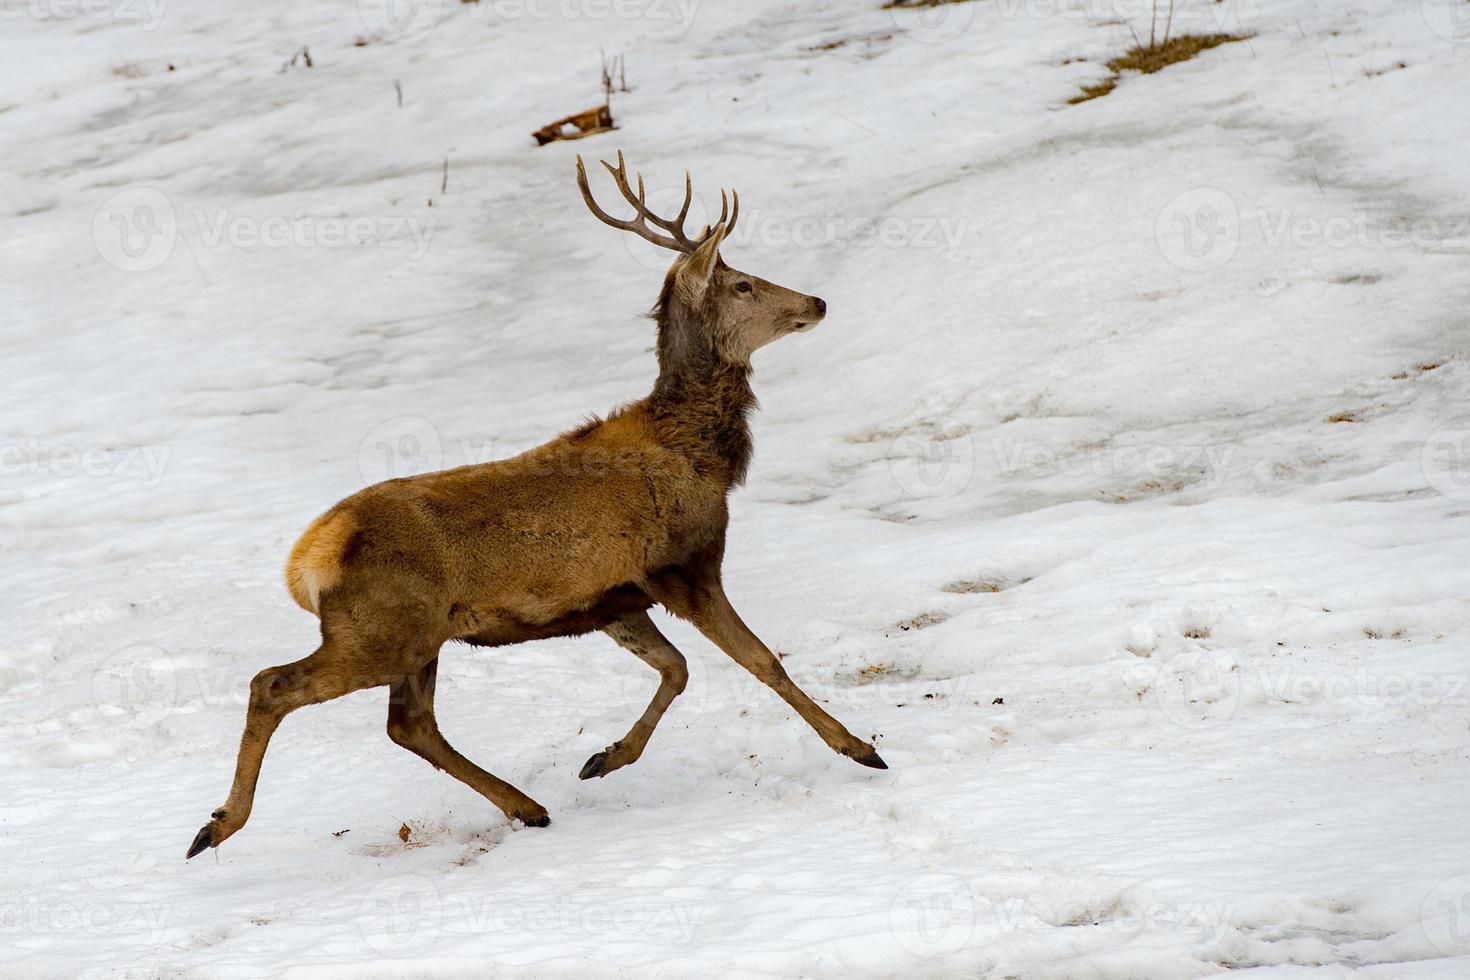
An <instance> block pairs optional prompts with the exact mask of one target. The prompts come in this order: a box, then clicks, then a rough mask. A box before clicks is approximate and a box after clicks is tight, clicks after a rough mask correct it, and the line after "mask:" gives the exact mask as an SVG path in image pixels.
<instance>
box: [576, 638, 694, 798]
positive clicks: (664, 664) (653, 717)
mask: <svg viewBox="0 0 1470 980" xmlns="http://www.w3.org/2000/svg"><path fill="white" fill-rule="evenodd" d="M603 632H604V633H606V634H607V635H608V636H610V637H612V638H613V639H614V640H615V641H616V642H617V644H618V646H620V647H622V648H623V649H624V650H627V651H628V652H629V653H631V654H633V656H635V657H637V658H638V659H639V660H642V661H643V662H644V663H646V664H648V666H650V667H652V668H653V669H654V670H656V671H658V677H659V682H658V690H657V691H655V692H654V694H653V700H652V701H650V702H649V703H648V707H647V708H646V709H644V712H643V716H642V717H640V718H639V719H638V720H637V721H636V722H634V723H633V727H632V728H631V729H629V730H628V734H627V735H624V736H623V737H622V738H621V739H619V740H618V741H616V742H614V743H613V744H611V745H609V746H608V747H607V748H605V749H603V750H602V751H601V752H599V753H597V754H596V755H594V756H593V757H592V758H590V759H588V760H587V763H586V765H584V766H583V767H582V771H581V772H580V773H578V774H577V776H578V778H579V779H591V778H592V777H593V776H606V775H607V774H608V773H610V772H613V771H615V770H618V769H621V768H623V767H624V766H626V765H629V764H630V763H634V762H637V761H638V757H639V756H641V755H642V754H643V749H644V748H645V747H646V746H647V745H648V739H649V737H650V736H652V735H653V730H654V729H655V728H657V727H658V722H659V719H660V718H662V717H663V716H664V712H665V711H667V710H668V708H669V705H670V704H672V703H673V701H674V699H675V698H677V697H678V696H679V695H680V694H682V693H683V691H684V687H685V685H687V684H688V683H689V666H688V664H686V663H685V662H684V655H683V654H682V653H680V652H679V651H678V650H677V649H675V648H674V645H673V644H672V643H670V642H669V641H668V640H667V639H666V638H665V637H664V635H663V634H662V633H660V632H659V631H658V627H657V626H654V625H653V620H651V619H649V618H648V613H646V612H638V613H633V614H631V615H629V616H624V617H623V618H622V619H619V620H617V621H616V622H613V623H611V624H609V625H608V626H606V627H604V628H603Z"/></svg>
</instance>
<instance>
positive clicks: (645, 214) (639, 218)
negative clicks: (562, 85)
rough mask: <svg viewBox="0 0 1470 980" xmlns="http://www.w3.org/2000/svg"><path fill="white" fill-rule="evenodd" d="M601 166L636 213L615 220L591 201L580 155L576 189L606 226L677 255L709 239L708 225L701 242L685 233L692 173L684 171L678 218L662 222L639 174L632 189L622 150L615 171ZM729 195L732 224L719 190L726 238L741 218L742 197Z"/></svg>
mask: <svg viewBox="0 0 1470 980" xmlns="http://www.w3.org/2000/svg"><path fill="white" fill-rule="evenodd" d="M600 162H601V163H602V165H603V166H604V167H606V168H607V172H608V173H610V174H612V178H613V182H614V183H616V184H617V185H618V190H619V191H621V192H622V194H623V198H624V199H625V200H626V201H627V202H628V203H629V204H631V205H633V210H634V211H635V212H636V213H635V214H634V216H633V217H632V218H627V219H621V218H614V217H613V216H612V215H610V214H608V213H607V212H606V211H604V210H602V208H601V207H599V206H598V204H597V201H596V200H594V199H593V197H592V189H591V188H590V187H588V186H587V168H586V167H585V166H584V165H583V163H582V155H581V154H580V153H579V154H577V187H578V188H579V189H580V190H581V191H582V200H584V201H586V202H587V207H588V209H589V210H591V212H592V213H593V214H594V215H596V216H597V220H599V221H601V222H602V223H603V224H605V225H611V226H612V227H614V228H619V229H622V230H623V231H631V232H633V234H635V235H637V236H638V237H639V238H642V239H643V240H644V241H649V242H652V243H653V244H655V245H658V246H660V247H661V248H667V249H671V250H673V251H675V252H686V253H687V252H693V251H694V250H695V249H697V248H699V246H700V245H701V244H703V243H704V241H705V239H707V238H709V236H710V233H711V230H712V229H711V227H710V226H709V225H705V227H704V230H703V231H702V232H700V234H699V237H698V238H690V237H689V236H688V235H686V234H685V233H684V219H685V218H687V217H688V216H689V205H690V204H691V203H693V201H694V184H693V182H692V181H691V180H690V179H689V171H687V170H686V171H684V206H683V207H681V208H679V214H678V215H677V216H676V217H675V218H674V219H673V220H672V221H670V220H669V219H667V218H660V217H659V216H658V215H656V214H654V213H653V212H652V211H650V210H649V209H648V203H647V201H646V200H645V195H644V189H643V174H642V173H639V172H638V171H636V170H635V171H634V172H633V176H634V177H635V178H636V179H637V181H638V191H637V193H636V194H635V193H634V192H633V188H632V187H630V186H629V185H628V165H627V164H626V163H624V162H623V151H622V150H619V151H618V165H617V166H616V167H614V166H613V165H612V164H610V163H608V162H607V161H606V160H602V161H600ZM730 194H731V196H732V197H733V198H734V201H735V206H734V209H733V210H732V211H729V212H728V214H729V219H730V220H729V221H728V222H727V221H726V220H725V218H726V214H727V211H726V203H727V202H726V200H725V191H724V188H721V189H720V220H719V221H718V222H717V224H723V225H724V226H725V233H726V234H727V235H728V234H729V233H730V231H731V230H732V229H733V228H734V227H735V222H736V221H737V220H739V218H740V195H739V194H737V193H736V192H735V191H734V190H733V189H732V190H731V191H730ZM650 221H652V222H653V223H654V224H655V225H657V226H658V227H659V228H660V229H662V230H663V231H666V232H668V234H667V235H663V234H660V233H659V232H657V231H655V230H654V229H652V228H650V227H648V222H650Z"/></svg>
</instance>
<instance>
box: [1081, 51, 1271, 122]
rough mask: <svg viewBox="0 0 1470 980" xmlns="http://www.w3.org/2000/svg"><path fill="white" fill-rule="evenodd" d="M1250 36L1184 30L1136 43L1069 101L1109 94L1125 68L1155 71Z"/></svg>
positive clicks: (1150, 73) (1142, 72)
mask: <svg viewBox="0 0 1470 980" xmlns="http://www.w3.org/2000/svg"><path fill="white" fill-rule="evenodd" d="M1251 36H1252V35H1250V34H1181V35H1179V36H1178V37H1172V38H1169V39H1168V40H1166V41H1163V42H1162V43H1159V44H1154V45H1149V46H1146V47H1145V46H1144V45H1141V44H1139V45H1134V46H1133V47H1132V48H1131V49H1129V50H1128V51H1125V52H1123V53H1122V54H1120V55H1118V57H1116V58H1113V59H1111V60H1109V61H1108V71H1110V72H1112V73H1113V74H1112V75H1110V76H1109V77H1107V78H1105V79H1103V80H1102V81H1100V82H1097V83H1095V84H1092V85H1084V86H1082V91H1081V92H1079V93H1078V94H1077V95H1074V96H1072V97H1071V98H1070V99H1068V100H1067V104H1068V105H1078V104H1079V103H1082V102H1090V101H1091V100H1093V99H1097V98H1101V97H1102V96H1104V95H1107V94H1108V93H1109V92H1111V91H1112V90H1113V89H1115V88H1117V87H1118V82H1119V81H1121V80H1122V77H1123V72H1125V71H1136V72H1139V73H1140V74H1143V75H1152V74H1153V73H1154V72H1156V71H1160V70H1162V69H1164V68H1167V67H1169V66H1170V65H1177V64H1178V63H1179V62H1181V61H1188V60H1189V59H1190V58H1193V57H1194V56H1195V55H1197V54H1199V53H1200V52H1201V51H1208V50H1210V49H1211V48H1218V47H1219V46H1220V45H1222V44H1229V43H1231V42H1232V41H1244V40H1247V39H1248V38H1250V37H1251Z"/></svg>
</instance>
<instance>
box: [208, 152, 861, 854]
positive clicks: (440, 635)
mask: <svg viewBox="0 0 1470 980" xmlns="http://www.w3.org/2000/svg"><path fill="white" fill-rule="evenodd" d="M602 165H603V166H604V167H606V168H607V171H608V172H609V173H610V174H611V175H612V177H613V181H614V183H615V184H616V185H617V188H618V190H619V191H620V192H621V194H622V196H623V197H624V198H625V199H626V200H627V202H628V203H629V204H630V205H632V207H633V209H634V212H635V213H634V216H633V217H632V218H629V219H618V218H614V217H612V216H611V215H610V214H608V213H607V212H606V211H604V210H603V209H602V208H601V207H600V206H599V205H598V204H597V201H596V200H595V199H594V198H593V194H592V191H591V189H590V188H589V187H588V184H587V171H586V169H585V167H584V166H583V164H582V159H581V157H578V158H577V186H578V187H579V188H580V189H581V192H582V198H583V200H585V201H586V203H587V207H588V208H589V209H591V211H592V213H593V214H594V215H595V216H596V217H597V218H598V219H599V220H600V221H602V222H603V223H604V224H608V225H611V226H612V227H614V228H618V229H621V230H623V231H628V232H632V233H633V234H636V235H638V236H640V237H642V238H643V239H645V240H647V241H649V242H652V243H654V244H655V245H659V246H662V247H663V248H667V249H669V250H671V251H674V252H677V253H679V257H678V258H677V259H675V260H674V264H673V265H672V266H671V267H670V268H669V271H668V274H667V275H666V276H665V277H664V284H663V289H662V291H661V292H660V293H659V297H658V302H657V304H656V305H655V306H654V309H653V316H654V319H655V320H656V321H657V324H658V364H659V374H658V380H657V381H656V382H655V384H654V387H653V391H652V393H651V394H649V395H648V397H646V398H644V399H643V400H642V401H639V402H636V403H634V404H632V405H629V406H626V407H624V408H620V409H618V410H617V411H615V412H613V413H612V414H611V415H610V416H609V417H608V418H606V419H605V420H595V419H594V420H593V421H591V422H588V423H587V424H585V425H582V426H581V427H580V428H577V429H574V430H572V431H571V432H568V433H566V434H564V435H562V436H560V437H558V438H556V439H554V440H552V441H551V442H549V443H546V444H545V445H543V446H540V447H538V448H536V449H532V450H530V451H528V452H526V453H523V454H521V455H520V456H516V457H514V458H512V459H507V460H502V461H497V462H493V463H484V464H480V465H474V466H462V467H459V468H457V469H451V470H443V471H439V472H434V473H425V474H422V475H419V476H412V477H407V478H404V479H397V480H388V481H385V482H383V483H379V484H375V485H374V486H370V487H368V488H366V489H365V490H362V491H360V492H359V493H356V494H354V495H353V496H351V497H348V498H347V499H346V500H344V501H342V502H341V503H339V504H337V505H336V506H335V507H333V508H332V509H331V510H329V511H327V512H326V513H325V514H323V515H322V516H321V517H319V518H317V519H316V520H315V521H314V522H312V524H311V525H310V526H309V527H308V528H307V529H306V533H305V534H303V535H302V536H301V539H300V540H299V541H298V542H297V543H296V545H295V547H294V548H293V549H292V550H291V557H290V560H289V561H288V563H287V566H286V583H287V586H288V588H289V589H290V592H291V597H292V598H293V599H295V600H296V602H297V603H298V604H299V605H301V606H302V608H304V609H306V610H307V611H308V612H310V613H313V614H315V615H316V616H317V617H318V618H319V619H320V620H321V635H322V640H321V646H319V647H318V648H317V649H316V652H314V653H312V654H311V655H310V656H308V657H306V658H304V659H302V660H298V661H296V662H295V663H289V664H284V665H282V666H279V667H268V668H266V669H265V670H262V671H261V672H260V673H259V674H257V675H256V676H255V678H254V680H253V681H252V682H251V684H250V704H249V708H248V709H247V714H246V719H245V733H244V735H243V736H242V738H241V740H240V754H239V758H238V760H237V761H236V767H235V781H234V784H233V785H232V786H231V788H230V795H229V798H228V799H227V800H226V801H225V803H224V805H223V806H221V807H220V808H219V809H218V810H215V811H214V813H213V814H211V818H210V821H209V823H207V824H205V825H204V827H203V828H201V829H200V831H199V833H198V835H197V836H196V837H195V838H194V842H193V843H192V844H191V845H190V846H189V852H188V857H191V858H192V857H194V856H195V855H196V854H199V853H200V852H201V851H203V850H204V849H205V848H209V847H218V846H219V845H220V844H221V843H223V842H224V841H226V840H228V839H229V838H230V837H231V836H232V835H233V834H235V833H236V832H237V831H238V830H239V829H240V828H241V827H243V826H244V825H245V821H246V820H247V819H249V817H250V808H251V804H252V802H253V800H254V795H255V784H256V778H257V777H258V776H259V774H260V764H261V759H262V757H263V756H264V755H265V750H266V745H267V743H269V741H270V738H271V735H272V734H273V733H274V732H275V730H276V727H277V726H278V725H280V723H281V720H282V719H283V718H285V717H286V715H288V714H289V713H290V712H292V711H294V710H296V709H297V708H300V707H302V706H304V705H308V704H317V703H320V702H323V701H328V700H331V699H333V698H337V697H341V696H342V695H344V694H348V693H350V692H352V691H357V690H362V689H364V688H370V687H381V686H387V687H388V688H389V698H388V737H389V738H391V739H392V740H393V741H394V742H396V743H398V744H399V745H401V746H403V747H404V748H406V749H408V750H409V751H410V752H413V753H414V754H416V755H418V756H420V757H422V758H423V759H425V760H426V761H428V762H429V763H431V764H432V765H434V766H435V767H436V768H439V769H442V770H444V771H445V772H448V773H449V774H450V775H451V776H454V777H455V778H456V779H459V780H461V781H463V782H464V783H466V784H468V785H469V786H470V788H472V789H474V790H475V791H477V792H479V793H480V794H481V795H483V796H484V797H485V798H486V799H488V800H489V801H490V802H491V803H493V804H495V805H496V806H497V807H499V808H500V809H501V810H502V811H503V812H504V813H505V814H506V816H507V817H509V818H511V819H514V820H519V821H521V822H522V823H524V824H525V825H526V826H528V827H545V826H546V825H547V824H548V823H550V817H549V816H548V814H547V812H546V808H545V807H543V806H542V805H541V804H539V803H537V802H536V801H535V800H533V799H531V798H530V797H529V796H527V795H526V794H525V793H522V792H521V791H520V790H518V789H516V788H515V787H514V786H512V785H510V784H509V783H507V782H505V781H504V780H501V779H499V778H497V777H495V776H493V775H491V774H490V773H488V772H486V771H485V770H484V769H481V768H480V767H479V766H477V765H475V764H474V763H472V762H470V761H469V760H468V759H466V758H465V757H464V756H462V755H460V754H459V753H458V752H456V751H455V750H454V748H453V747H451V746H450V744H449V743H448V742H447V741H446V740H445V738H444V736H443V735H442V734H440V732H439V726H438V724H437V723H436V722H435V720H434V679H435V675H436V672H437V670H438V667H439V649H440V647H441V646H443V644H444V643H445V642H446V641H448V640H461V641H463V642H465V643H469V644H473V645H476V646H487V647H494V646H503V645H506V644H510V643H521V642H523V641H526V640H536V639H542V638H545V637H553V636H575V635H578V634H582V633H589V632H592V631H593V630H601V631H602V632H603V633H606V634H607V635H608V636H610V637H611V638H612V639H613V641H614V642H615V643H617V644H618V645H619V646H621V647H623V648H624V649H625V650H627V651H628V652H629V653H631V654H633V655H634V656H635V657H637V658H639V659H640V660H642V661H643V662H644V663H646V664H648V665H649V666H650V667H652V668H653V669H654V670H656V671H658V674H659V686H658V690H657V691H656V692H655V693H654V695H653V700H652V702H651V703H650V704H649V705H648V707H647V709H646V710H645V711H644V712H643V715H642V717H640V718H639V719H638V721H637V722H635V723H634V724H633V727H632V728H631V729H630V730H629V731H628V733H627V734H626V735H625V736H623V738H621V739H619V740H618V741H616V742H613V743H612V744H611V745H610V746H608V747H607V748H606V749H604V750H603V751H601V752H598V753H597V754H595V755H593V756H592V758H590V759H588V760H587V763H586V764H585V765H584V766H583V767H582V770H581V772H580V774H579V775H580V776H581V778H582V779H590V778H592V777H593V776H606V775H607V774H608V773H610V772H613V771H615V770H617V769H621V768H622V767H623V766H626V765H628V764H630V763H632V762H636V761H637V760H638V758H639V756H641V755H642V754H643V749H644V747H645V746H646V745H647V744H648V739H649V736H651V735H652V734H653V730H654V727H655V726H656V725H657V724H658V722H659V719H660V718H661V717H662V716H663V713H664V711H665V710H666V709H667V708H668V707H669V704H670V703H671V702H672V701H673V700H674V699H675V698H676V697H678V695H679V693H680V692H682V691H683V690H684V685H685V683H686V682H687V680H688V670H687V667H686V665H685V660H684V657H683V655H682V654H680V653H679V651H678V650H677V649H675V648H674V646H673V645H672V644H671V643H670V642H669V641H668V640H667V639H665V638H664V636H663V634H662V633H660V632H659V631H658V629H657V628H656V627H655V626H654V624H653V621H652V620H651V619H650V618H649V616H648V612H647V610H648V609H649V608H651V607H652V606H653V605H654V604H655V603H656V604H658V605H661V606H663V607H664V608H665V609H666V610H668V611H669V612H670V613H672V614H673V615H675V616H677V617H679V618H681V619H685V620H688V621H689V622H691V623H693V624H694V625H695V626H696V627H697V628H698V629H699V631H700V632H701V633H703V634H704V635H705V636H706V637H708V638H709V639H710V640H711V641H713V642H714V644H715V645H716V646H718V647H719V648H720V649H721V650H723V651H724V652H725V653H726V654H728V655H729V656H730V657H731V658H732V659H734V660H735V662H736V663H738V664H739V665H740V666H742V667H744V668H745V669H746V670H748V671H750V672H751V673H752V674H754V675H755V676H756V677H757V678H759V679H760V680H761V681H762V682H764V683H765V684H766V685H768V686H769V687H770V688H771V689H772V690H774V691H775V692H776V693H777V694H779V695H780V696H781V697H782V698H783V699H784V700H785V701H786V703H787V704H788V705H790V706H791V708H792V709H793V710H795V711H796V713H797V714H798V715H800V716H801V717H802V719H803V720H804V721H806V723H807V724H809V725H810V726H811V727H812V728H814V729H815V730H816V732H817V734H818V735H820V736H821V737H822V740H823V741H825V742H826V743H827V745H829V746H830V747H831V748H832V749H834V750H835V751H837V752H839V753H841V754H842V755H845V756H848V757H849V758H851V759H854V760H856V761H857V762H859V763H861V764H862V765H865V766H870V767H872V768H874V769H886V768H888V767H887V766H886V765H884V763H883V760H882V759H881V758H879V757H878V753H877V752H876V751H875V750H874V748H873V746H872V745H870V744H869V743H867V742H865V741H863V740H862V739H860V738H858V737H857V736H855V735H853V734H852V733H851V732H849V731H848V730H847V729H846V728H844V727H843V726H842V725H841V724H840V723H838V722H837V720H836V719H834V718H833V717H832V716H831V715H829V714H827V712H825V711H823V710H822V709H821V708H820V707H818V706H817V705H816V703H814V702H813V701H812V699H811V698H809V697H807V695H806V694H804V693H803V692H802V691H801V689H800V688H798V687H797V686H796V684H795V683H794V682H793V681H792V680H791V678H790V677H789V676H787V674H786V671H785V670H784V669H783V668H782V666H781V662H780V661H779V660H778V659H777V658H776V656H775V655H774V654H772V653H771V651H770V650H769V649H768V648H767V647H766V645H765V644H764V643H762V642H761V641H760V639H759V638H758V637H757V636H756V635H755V634H754V633H752V632H751V631H750V628H749V627H748V626H746V625H745V623H744V622H743V621H742V620H741V618H740V616H739V615H737V614H736V612H735V610H734V608H733V607H732V606H731V605H730V601H729V599H727V598H726V597H725V590H724V588H723V587H722V585H721V576H720V565H721V561H722V559H723V556H724V551H725V529H726V525H727V524H728V523H729V511H728V509H727V506H726V497H727V495H728V494H729V493H730V491H731V489H732V488H734V487H736V486H738V485H739V484H740V483H741V482H742V481H743V480H744V479H745V473H746V468H747V466H748V465H749V463H750V455H751V435H750V428H749V424H748V422H747V416H748V414H749V413H750V410H751V409H752V408H753V407H754V406H755V396H754V395H753V394H752V393H751V390H750V374H751V366H750V357H751V354H752V353H753V352H754V351H755V350H756V349H758V348H760V347H763V346H765V345H766V344H769V343H770V342H771V341H773V340H776V339H778V338H780V337H784V336H786V335H787V334H791V333H797V332H800V331H804V330H808V329H810V328H811V327H813V326H814V325H815V324H817V323H818V322H819V321H821V319H822V318H823V316H825V315H826V312H827V304H826V303H825V302H824V301H822V300H820V299H818V298H817V297H815V296H807V295H804V294H802V293H798V292H795V291H793V290H790V289H785V288H783V287H781V286H777V285H776V284H774V283H770V282H767V281H765V280H764V279H758V278H756V277H755V276H751V275H747V274H745V273H743V272H738V271H736V270H735V269H732V268H730V267H729V266H727V265H726V264H725V263H724V262H723V261H722V260H721V258H720V251H719V250H720V243H721V241H722V240H723V239H724V238H725V236H726V235H727V234H729V232H730V230H731V229H732V228H734V226H735V222H736V221H737V220H739V216H740V198H739V196H738V195H734V194H733V192H732V199H733V208H731V210H730V211H729V214H728V220H727V215H726V210H725V193H724V191H721V192H720V219H719V221H718V222H716V223H715V225H714V226H713V227H709V226H706V227H705V229H704V230H703V231H702V232H701V233H700V234H699V235H698V237H696V238H690V237H689V236H688V235H687V234H686V233H685V230H684V221H685V218H686V216H687V215H688V213H689V205H690V202H691V200H692V197H693V188H692V185H691V183H690V180H689V175H688V174H687V173H686V174H685V177H684V205H683V207H681V208H680V209H679V213H678V215H677V216H676V217H674V218H673V219H666V218H661V217H659V216H658V215H656V214H654V213H653V211H651V210H650V209H649V207H648V205H647V204H646V201H645V195H644V187H643V177H642V175H641V174H636V180H637V184H638V189H637V191H636V192H635V191H634V190H633V188H632V187H631V186H629V182H628V170H627V165H626V164H625V163H624V162H623V155H622V153H621V152H619V153H618V165H617V166H616V167H614V166H612V165H611V164H609V163H607V162H606V161H603V164H602Z"/></svg>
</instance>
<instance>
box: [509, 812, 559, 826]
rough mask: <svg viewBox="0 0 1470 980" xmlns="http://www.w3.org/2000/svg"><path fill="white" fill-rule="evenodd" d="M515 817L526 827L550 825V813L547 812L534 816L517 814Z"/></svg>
mask: <svg viewBox="0 0 1470 980" xmlns="http://www.w3.org/2000/svg"><path fill="white" fill-rule="evenodd" d="M516 819H517V820H519V821H520V822H521V823H523V824H525V825H526V826H527V827H550V826H551V815H550V814H547V813H543V814H541V815H540V816H536V817H521V816H517V817H516Z"/></svg>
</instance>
